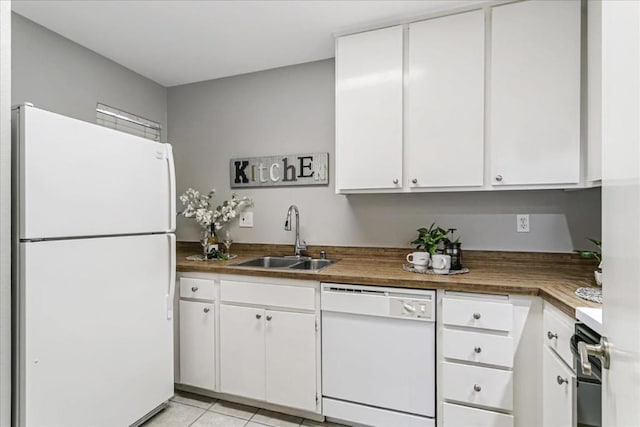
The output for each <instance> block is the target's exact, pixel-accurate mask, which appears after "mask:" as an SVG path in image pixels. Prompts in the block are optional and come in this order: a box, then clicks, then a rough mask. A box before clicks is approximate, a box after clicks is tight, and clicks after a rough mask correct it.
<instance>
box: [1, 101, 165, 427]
mask: <svg viewBox="0 0 640 427" xmlns="http://www.w3.org/2000/svg"><path fill="white" fill-rule="evenodd" d="M13 113H14V114H13V140H14V141H13V142H14V145H13V154H14V162H13V176H14V179H13V182H14V184H13V185H14V190H13V194H14V204H13V206H14V216H13V229H14V236H13V240H14V254H13V299H14V322H15V323H14V325H15V327H14V334H13V335H14V352H13V354H14V381H13V386H14V388H13V395H14V405H13V424H14V426H37V427H45V426H47V427H48V426H51V427H57V426H64V427H72V426H82V427H86V426H95V427H98V426H109V427H113V426H129V425H136V424H139V423H141V422H142V421H144V420H145V419H146V418H147V417H148V416H149V415H150V414H153V413H155V412H157V411H158V410H160V409H161V408H162V407H163V406H164V405H165V404H166V402H167V401H168V399H169V398H171V396H172V395H173V320H172V316H173V312H172V307H173V305H172V304H173V294H174V284H175V236H174V234H173V231H174V230H175V216H176V214H175V211H176V207H175V203H176V196H175V173H174V164H173V155H172V150H171V146H170V145H169V144H163V143H158V142H154V141H150V140H147V139H144V138H140V137H137V136H133V135H129V134H126V133H123V132H119V131H116V130H113V129H108V128H105V127H102V126H98V125H94V124H91V123H87V122H83V121H80V120H76V119H72V118H69V117H65V116H61V115H59V114H54V113H51V112H48V111H44V110H41V109H37V108H34V107H33V106H30V105H22V106H20V107H18V108H17V109H15V110H14V112H13Z"/></svg>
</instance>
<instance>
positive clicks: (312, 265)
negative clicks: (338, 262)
mask: <svg viewBox="0 0 640 427" xmlns="http://www.w3.org/2000/svg"><path fill="white" fill-rule="evenodd" d="M331 264H333V261H332V260H329V259H309V260H306V261H302V262H299V263H298V264H294V265H292V266H291V267H290V268H292V269H294V270H322V269H323V268H325V267H328V266H330V265H331Z"/></svg>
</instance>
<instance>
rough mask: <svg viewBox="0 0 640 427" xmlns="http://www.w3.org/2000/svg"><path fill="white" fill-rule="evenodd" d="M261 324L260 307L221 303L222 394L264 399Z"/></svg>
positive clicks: (263, 320)
mask: <svg viewBox="0 0 640 427" xmlns="http://www.w3.org/2000/svg"><path fill="white" fill-rule="evenodd" d="M264 323H265V312H264V310H263V309H261V308H252V307H237V306H232V305H227V304H220V391H222V392H223V393H229V394H235V395H238V396H244V397H248V398H251V399H256V400H265V373H264V371H265V351H264V345H265V343H264ZM291 351H294V350H293V349H292V350H291ZM288 380H289V381H291V380H292V379H291V378H289V379H288Z"/></svg>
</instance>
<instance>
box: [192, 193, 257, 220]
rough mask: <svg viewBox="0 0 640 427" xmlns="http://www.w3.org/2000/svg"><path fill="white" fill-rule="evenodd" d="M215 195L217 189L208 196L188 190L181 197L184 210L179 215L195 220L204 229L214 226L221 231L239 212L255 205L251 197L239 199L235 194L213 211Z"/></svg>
mask: <svg viewBox="0 0 640 427" xmlns="http://www.w3.org/2000/svg"><path fill="white" fill-rule="evenodd" d="M215 193H216V190H215V189H212V190H211V191H209V193H208V194H201V193H200V192H199V191H198V190H194V189H193V188H189V189H187V191H185V192H184V193H183V194H182V195H181V196H180V201H181V202H182V205H183V206H184V210H183V211H182V212H179V214H181V215H183V216H184V217H185V218H194V219H195V220H196V222H197V223H198V224H200V226H201V227H202V228H210V227H211V225H212V224H213V226H214V227H215V229H216V230H220V229H221V228H222V227H223V226H224V225H225V224H227V223H228V222H230V221H231V220H233V219H234V218H236V217H237V216H238V211H240V210H242V209H243V208H245V207H247V206H252V205H253V200H251V199H250V198H249V197H246V196H245V197H238V195H237V194H236V193H233V194H232V195H231V199H229V200H225V201H224V202H222V204H221V205H218V206H217V207H216V208H215V209H214V210H211V209H210V206H211V199H212V198H213V196H214V195H215Z"/></svg>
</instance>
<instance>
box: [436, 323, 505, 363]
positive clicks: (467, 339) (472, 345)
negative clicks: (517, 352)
mask: <svg viewBox="0 0 640 427" xmlns="http://www.w3.org/2000/svg"><path fill="white" fill-rule="evenodd" d="M443 334H444V338H443V341H444V346H443V348H444V357H445V358H447V359H457V360H465V361H468V362H477V363H485V364H488V365H495V366H504V367H505V368H512V367H513V338H512V337H508V336H504V335H493V334H488V333H480V332H470V331H460V330H455V329H447V328H444V331H443Z"/></svg>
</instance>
